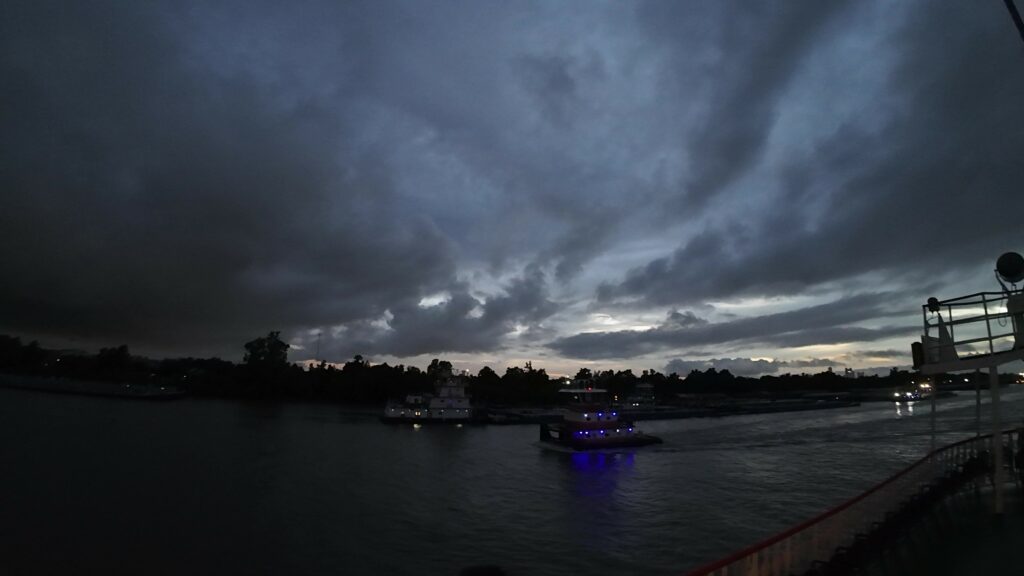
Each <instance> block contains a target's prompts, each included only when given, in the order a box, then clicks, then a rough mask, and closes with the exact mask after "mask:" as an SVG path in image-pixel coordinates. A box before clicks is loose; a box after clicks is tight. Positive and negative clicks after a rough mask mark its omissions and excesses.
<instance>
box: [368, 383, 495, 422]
mask: <svg viewBox="0 0 1024 576" xmlns="http://www.w3.org/2000/svg"><path fill="white" fill-rule="evenodd" d="M474 416H475V414H474V411H473V406H472V404H470V401H469V397H468V396H466V385H465V378H464V377H462V376H452V375H451V374H450V373H449V374H447V375H445V376H443V377H442V379H441V380H439V381H438V383H437V386H436V388H435V393H434V394H410V395H408V396H406V397H405V400H403V401H400V402H388V403H387V405H386V406H385V407H384V415H383V416H381V420H383V421H384V422H414V423H416V422H419V423H424V422H446V423H453V424H457V423H463V422H470V421H472V420H473V418H474Z"/></svg>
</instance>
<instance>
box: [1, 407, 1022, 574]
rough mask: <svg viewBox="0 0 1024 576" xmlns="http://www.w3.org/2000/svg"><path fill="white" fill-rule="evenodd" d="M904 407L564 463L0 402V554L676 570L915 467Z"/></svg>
mask: <svg viewBox="0 0 1024 576" xmlns="http://www.w3.org/2000/svg"><path fill="white" fill-rule="evenodd" d="M973 396H974V395H973V393H970V394H963V395H961V396H959V397H957V398H952V399H941V400H939V403H938V422H939V424H938V438H937V442H938V443H939V444H943V443H947V442H951V441H954V440H958V439H960V438H963V437H965V436H968V435H970V434H972V433H973V432H974V426H975V424H974V398H973ZM1004 398H1005V399H1006V400H1008V402H1007V404H1006V406H1005V407H1004V412H1003V414H1004V421H1005V422H1006V423H1007V425H1012V424H1014V423H1020V421H1021V416H1022V407H1024V402H1022V399H1024V395H1022V393H1021V391H1018V390H1008V391H1007V392H1006V393H1005V395H1004ZM910 408H911V406H910V405H904V406H903V407H900V406H899V405H898V404H897V406H896V413H895V414H894V413H893V406H891V405H889V404H888V403H877V404H866V405H863V406H860V407H856V408H849V409H842V410H825V411H820V412H797V413H790V414H770V415H751V416H739V417H733V418H721V419H697V420H677V421H660V422H646V423H645V424H644V429H645V431H646V432H649V433H651V434H655V435H658V436H661V437H662V438H663V439H664V441H665V443H664V444H661V445H658V446H652V447H647V448H642V449H638V450H635V451H626V452H622V453H612V454H586V453H582V454H566V453H559V452H552V451H549V450H544V449H542V448H540V447H538V445H537V444H538V443H537V434H538V431H537V427H536V426H508V427H496V426H490V427H478V426H466V427H464V428H456V427H446V426H424V427H421V428H414V427H413V426H389V425H384V424H382V423H380V422H378V421H377V420H376V418H374V417H354V416H352V415H350V414H342V413H340V412H339V409H338V408H336V407H333V406H319V405H312V406H309V405H285V406H282V405H266V404H240V403H233V402H215V401H203V400H190V399H187V400H183V401H178V402H169V403H156V404H150V403H136V402H123V401H109V400H104V399H98V398H85V397H74V396H58V395H46V394H37V393H32V392H25V391H16V390H6V389H0V424H2V426H3V430H4V432H5V433H4V434H0V458H2V462H0V464H2V468H3V470H4V473H3V474H0V490H2V492H3V493H4V494H10V495H16V497H12V498H10V499H8V500H7V501H6V502H5V507H4V519H3V520H2V521H0V546H2V548H0V553H2V555H3V557H4V558H12V559H14V560H15V561H17V563H18V564H21V565H29V566H32V567H33V568H34V569H33V570H32V571H31V573H73V572H83V571H86V570H83V569H82V568H83V567H86V568H88V570H87V571H89V572H106V573H125V574H127V573H146V574H161V573H164V574H177V573H187V572H197V571H198V572H209V571H212V570H218V569H219V570H221V571H225V572H230V573H290V574H323V573H343V574H398V575H401V574H457V573H458V571H459V570H460V569H461V568H464V567H466V566H469V565H474V564H498V565H500V566H502V567H504V568H505V569H506V570H507V571H508V572H509V573H510V574H565V573H574V574H605V573H611V572H621V573H638V572H643V573H650V574H677V573H679V572H683V571H685V569H686V568H688V567H692V566H694V565H696V564H698V563H700V562H703V561H707V560H710V559H713V558H715V557H717V556H720V555H723V554H725V553H728V552H731V551H733V550H735V549H737V548H739V547H742V546H745V545H747V544H750V543H753V542H755V541H757V540H758V539H760V538H763V537H765V536H767V535H769V534H771V533H772V532H775V531H777V530H780V529H783V528H786V527H788V526H790V525H792V524H794V523H796V522H798V521H801V520H804V519H806V518H807V517H809V516H811V515H813V514H815V513H817V512H820V511H821V510H822V509H824V508H825V507H828V506H832V505H835V504H837V503H839V502H841V501H842V500H844V499H846V498H848V497H850V496H853V495H854V494H856V493H857V492H859V491H861V490H864V489H865V488H868V487H870V486H871V485H872V484H873V483H875V482H877V481H879V480H881V479H883V478H884V477H885V476H887V475H888V474H889V473H891V472H893V471H895V470H897V469H899V468H900V467H902V466H904V465H906V464H907V463H909V462H911V461H913V460H915V459H916V458H919V457H920V456H921V455H922V454H923V453H924V452H925V451H926V450H927V449H928V448H929V446H930V443H931V437H930V433H929V430H930V426H929V410H917V411H915V413H911V412H910ZM987 412H988V410H987V407H986V408H985V409H984V410H983V414H984V415H985V417H986V418H987ZM43 456H44V457H43ZM111 542H118V543H119V544H118V548H117V554H111V553H110V551H111ZM44 544H45V545H44ZM72 559H73V560H72ZM115 560H116V561H115ZM5 568H6V566H5ZM6 573H17V571H10V570H6Z"/></svg>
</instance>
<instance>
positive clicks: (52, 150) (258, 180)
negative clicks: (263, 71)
mask: <svg viewBox="0 0 1024 576" xmlns="http://www.w3.org/2000/svg"><path fill="white" fill-rule="evenodd" d="M147 7H149V5H147ZM149 8H152V7H149ZM177 16H178V13H177V12H176V11H175V10H174V8H173V7H167V8H166V9H160V8H157V9H155V10H153V9H149V10H144V9H143V7H142V5H136V4H131V3H129V4H124V3H115V4H112V5H107V6H105V5H103V4H102V3H89V4H78V3H69V4H67V5H59V6H58V5H52V4H51V5H48V4H45V3H37V2H33V3H27V4H26V5H23V6H10V7H9V8H7V9H5V17H4V23H3V31H2V34H0V36H2V38H3V39H2V40H0V41H2V42H3V50H2V53H3V60H2V67H3V75H4V78H5V88H4V89H3V90H2V96H0V98H2V102H0V109H2V112H0V113H2V114H3V126H4V130H3V131H2V135H0V150H2V152H0V157H2V158H3V169H2V172H0V187H2V189H3V191H4V192H3V204H4V207H3V208H4V209H3V210H2V211H0V266H2V269H3V270H4V274H5V278H6V280H5V282H3V283H2V285H0V308H2V309H3V310H4V315H3V316H4V317H3V325H2V326H0V328H2V329H5V330H13V331H17V332H27V333H33V334H44V335H45V334H56V335H62V336H70V337H78V338H82V339H84V340H92V341H94V342H96V341H98V342H100V343H105V342H111V341H127V342H129V343H131V344H133V345H143V346H147V347H149V348H150V349H154V348H155V349H158V350H165V351H167V350H204V349H205V350H213V351H217V352H221V351H224V350H230V349H231V346H232V345H234V346H236V347H237V346H240V344H241V342H244V341H245V340H244V338H247V337H249V336H252V335H256V334H258V333H261V332H262V331H264V330H268V329H272V328H277V329H284V330H289V329H292V328H295V327H298V326H303V325H317V324H321V323H337V322H343V321H346V320H351V319H358V318H363V317H365V316H367V315H379V314H380V313H382V312H383V310H384V308H385V307H386V306H387V304H388V303H389V302H391V301H394V300H403V299H409V298H414V297H416V296H417V295H418V294H419V293H421V292H423V291H425V290H437V289H440V288H443V287H444V286H446V285H447V283H448V282H450V277H451V274H452V273H453V260H452V257H451V254H450V248H449V246H448V244H447V242H446V240H445V239H444V237H443V235H442V234H440V233H439V232H438V231H437V229H436V228H435V227H434V226H433V225H432V224H431V223H430V222H429V221H427V220H425V219H421V218H418V217H416V216H415V215H403V214H400V213H399V214H396V213H393V212H390V211H388V210H387V207H388V203H389V202H390V201H391V198H392V196H393V194H392V192H391V190H390V185H389V181H388V177H387V176H386V175H385V174H384V172H383V170H380V169H379V168H380V167H379V166H378V165H376V164H375V161H374V158H373V157H366V156H364V157H363V158H362V159H361V163H360V166H359V169H358V170H355V169H352V168H351V167H348V166H345V165H344V164H343V163H341V162H339V161H338V159H339V158H340V157H343V155H344V154H345V153H346V150H347V149H348V148H349V146H350V143H349V142H347V141H346V139H345V132H346V126H345V125H344V123H342V122H341V121H339V119H338V117H337V115H336V114H332V113H331V112H330V111H329V110H327V109H326V108H325V107H324V105H323V104H324V103H323V102H318V101H316V100H310V101H304V102H296V103H292V104H285V103H283V102H282V99H283V97H284V90H283V89H278V88H277V87H275V86H274V85H272V84H271V85H268V84H265V83H263V82H262V81H261V80H260V79H259V78H257V77H256V75H251V74H242V73H236V74H234V75H231V76H228V77H225V76H221V75H219V74H217V73H216V72H214V71H212V70H210V69H206V68H203V67H200V66H196V65H195V63H194V62H192V61H190V60H189V57H188V55H189V50H190V47H189V46H188V45H187V44H186V43H187V41H188V38H187V37H182V36H174V35H172V34H171V33H170V28H171V27H172V25H173V24H172V23H173V22H174V21H175V19H176V18H177Z"/></svg>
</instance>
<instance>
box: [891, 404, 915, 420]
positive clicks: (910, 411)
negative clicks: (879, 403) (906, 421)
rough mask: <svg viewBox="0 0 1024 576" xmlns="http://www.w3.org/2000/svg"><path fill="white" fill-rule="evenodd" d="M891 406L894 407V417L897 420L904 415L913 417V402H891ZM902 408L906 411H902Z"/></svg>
mask: <svg viewBox="0 0 1024 576" xmlns="http://www.w3.org/2000/svg"><path fill="white" fill-rule="evenodd" d="M893 404H895V405H896V416H897V417H898V418H901V417H903V416H904V415H906V416H913V415H914V403H913V402H907V403H905V404H904V403H903V402H893ZM903 408H906V410H903Z"/></svg>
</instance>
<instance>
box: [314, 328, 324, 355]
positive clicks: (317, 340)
mask: <svg viewBox="0 0 1024 576" xmlns="http://www.w3.org/2000/svg"><path fill="white" fill-rule="evenodd" d="M321 334H323V330H320V331H319V332H317V333H316V356H315V357H314V358H313V359H314V360H317V361H319V360H320V335H321Z"/></svg>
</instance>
